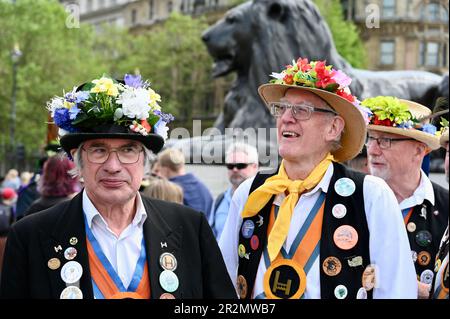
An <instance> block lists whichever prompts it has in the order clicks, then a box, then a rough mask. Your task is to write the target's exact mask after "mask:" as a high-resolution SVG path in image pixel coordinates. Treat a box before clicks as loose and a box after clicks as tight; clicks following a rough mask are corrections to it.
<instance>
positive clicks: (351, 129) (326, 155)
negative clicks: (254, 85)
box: [219, 58, 417, 299]
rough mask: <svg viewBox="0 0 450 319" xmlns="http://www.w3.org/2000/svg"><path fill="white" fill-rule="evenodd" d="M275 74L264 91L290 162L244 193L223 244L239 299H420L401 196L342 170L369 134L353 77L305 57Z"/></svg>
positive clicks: (250, 183)
mask: <svg viewBox="0 0 450 319" xmlns="http://www.w3.org/2000/svg"><path fill="white" fill-rule="evenodd" d="M273 76H274V77H275V78H276V80H274V81H273V82H272V83H270V84H264V85H262V86H260V87H259V90H258V91H259V94H260V96H261V97H262V99H263V100H264V102H265V103H266V105H267V106H268V108H269V109H270V112H271V113H272V115H273V116H274V117H275V118H276V124H277V131H278V143H279V154H280V156H281V157H282V158H283V160H282V162H281V165H280V167H279V169H278V172H277V173H276V174H274V175H273V176H268V175H267V174H261V173H258V175H257V176H256V177H255V178H252V179H248V180H247V181H245V182H244V183H242V184H241V185H240V187H239V188H238V189H237V190H236V192H235V194H234V196H233V199H232V203H231V206H230V211H229V217H228V219H227V222H226V225H225V228H224V230H223V233H222V237H221V239H220V242H219V246H220V248H221V250H222V254H223V256H224V259H225V263H226V265H227V269H228V272H229V274H230V277H231V278H232V280H233V281H234V282H235V285H236V289H237V291H238V294H239V296H240V298H242V299H244V298H247V299H249V298H256V299H257V298H291V299H299V298H313V299H319V298H323V299H355V298H360V299H363V298H415V297H416V295H417V282H416V280H415V273H414V267H413V263H412V261H411V258H410V256H409V249H408V246H409V245H408V239H407V236H406V233H405V230H404V227H403V225H402V219H401V217H400V209H399V207H398V203H397V201H396V199H395V196H394V194H393V193H392V191H391V190H390V189H389V187H388V186H387V185H386V183H385V182H384V181H383V180H381V179H379V178H376V177H373V176H369V175H367V176H365V175H363V174H361V173H357V172H354V171H351V170H349V169H347V168H345V167H344V166H343V165H341V164H339V163H340V162H344V161H347V160H349V159H352V158H353V157H355V156H356V155H357V154H358V153H359V152H360V151H361V148H362V146H363V144H364V137H365V135H366V124H365V119H364V116H363V113H364V112H362V111H363V110H362V109H361V108H359V107H358V106H357V102H358V101H357V100H356V98H355V97H354V96H353V95H351V93H350V91H349V89H348V86H349V85H350V82H351V79H350V78H348V77H347V76H346V75H345V74H344V73H343V72H341V71H338V70H334V69H332V67H331V66H326V65H325V62H324V61H312V62H308V60H307V59H301V58H300V59H298V60H297V61H293V64H292V65H289V66H287V69H286V70H284V71H283V72H281V73H274V74H273ZM366 117H367V115H366ZM392 242H395V243H396V245H392Z"/></svg>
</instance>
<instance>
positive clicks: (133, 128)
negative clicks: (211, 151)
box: [0, 75, 236, 299]
mask: <svg viewBox="0 0 450 319" xmlns="http://www.w3.org/2000/svg"><path fill="white" fill-rule="evenodd" d="M159 101H160V96H159V95H158V94H156V92H154V91H153V90H152V89H151V88H150V84H149V83H148V82H144V81H142V80H141V77H140V76H132V75H126V76H125V78H124V81H121V82H119V81H116V80H114V79H111V78H108V77H102V78H100V79H97V80H93V81H91V82H88V83H86V84H84V85H82V86H80V87H79V88H78V89H74V90H73V91H72V92H69V93H66V94H65V95H64V97H55V98H54V99H52V101H51V102H50V103H49V104H48V108H49V110H50V111H51V113H52V117H53V119H54V121H55V124H56V125H57V126H58V127H59V128H60V135H62V137H61V140H60V142H61V147H62V148H63V149H64V151H65V152H66V153H67V154H69V155H70V156H71V157H72V158H73V159H74V162H75V164H76V166H77V172H76V173H77V174H79V175H80V176H81V177H83V180H84V189H83V190H82V191H81V192H80V193H79V194H78V195H76V196H75V197H74V198H73V199H71V200H70V201H66V202H63V203H61V204H58V205H56V206H53V207H52V208H49V209H47V210H44V211H42V212H39V213H38V214H35V215H31V216H27V217H25V218H23V219H22V220H20V221H19V222H17V223H16V224H14V225H13V227H12V229H11V232H10V234H9V237H8V241H7V244H6V250H5V261H4V264H3V273H2V282H1V289H0V296H1V297H3V298H39V299H55V298H56V299H58V298H61V299H81V298H85V299H94V298H95V299H122V298H133V299H149V298H152V299H158V298H160V299H174V298H181V297H182V298H233V297H236V293H235V291H234V289H233V285H232V283H231V282H230V280H229V278H228V276H227V271H226V268H225V264H224V262H223V259H222V256H221V254H220V250H219V247H218V246H217V243H216V240H215V238H214V235H213V233H212V230H211V228H210V227H209V225H208V221H207V220H206V218H205V217H204V215H203V214H201V213H200V212H198V211H194V210H192V209H190V208H187V207H185V206H182V205H178V204H175V203H169V202H165V201H160V200H156V199H149V198H145V197H143V196H141V195H140V194H139V187H140V185H141V181H142V178H143V176H144V175H145V174H146V173H150V160H149V159H150V158H151V157H154V153H157V152H158V151H160V150H161V148H162V147H163V145H164V139H165V137H166V135H167V128H166V124H167V123H168V122H169V121H170V120H171V119H172V116H171V115H170V114H165V113H163V112H162V111H161V108H160V106H159V104H158V102H159ZM61 133H64V134H61Z"/></svg>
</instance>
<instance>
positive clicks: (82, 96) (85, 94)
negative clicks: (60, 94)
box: [75, 91, 89, 104]
mask: <svg viewBox="0 0 450 319" xmlns="http://www.w3.org/2000/svg"><path fill="white" fill-rule="evenodd" d="M75 98H76V100H75V102H76V103H77V104H78V103H81V102H83V101H85V100H87V99H88V98H89V91H79V92H77V93H75Z"/></svg>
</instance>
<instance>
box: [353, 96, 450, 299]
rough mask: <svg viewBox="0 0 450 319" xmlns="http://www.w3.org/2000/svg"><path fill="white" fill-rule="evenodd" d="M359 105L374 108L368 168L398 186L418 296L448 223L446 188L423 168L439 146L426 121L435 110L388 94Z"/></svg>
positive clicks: (427, 284) (424, 287)
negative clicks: (425, 160) (431, 153)
mask: <svg viewBox="0 0 450 319" xmlns="http://www.w3.org/2000/svg"><path fill="white" fill-rule="evenodd" d="M361 104H362V105H364V106H366V107H368V108H369V109H370V110H371V111H372V113H373V114H372V116H371V119H370V123H369V125H368V135H367V141H366V147H367V154H368V160H369V170H370V172H371V174H373V175H375V176H378V177H380V178H382V179H384V180H385V181H386V183H387V184H388V185H389V186H390V188H391V189H392V190H393V191H394V194H395V196H396V198H397V201H398V203H399V205H400V209H401V211H402V217H403V220H404V225H405V226H406V230H407V234H408V239H409V243H410V250H409V251H411V254H412V259H413V261H414V264H415V269H416V273H417V279H418V280H419V297H420V298H428V297H429V289H430V285H431V283H432V281H433V268H434V264H433V259H434V256H436V253H437V251H438V248H439V243H440V240H441V238H442V235H443V233H444V231H445V227H446V226H447V223H448V190H446V189H444V188H443V187H441V186H439V185H437V184H435V183H433V182H431V181H430V180H429V178H428V177H427V176H426V174H425V173H424V172H423V171H422V170H421V165H422V161H423V159H424V157H425V156H426V155H427V154H428V153H429V152H431V151H432V150H435V149H438V148H439V147H440V145H439V138H438V137H437V136H436V128H435V127H434V126H433V125H431V124H428V123H427V122H428V121H427V120H424V119H427V118H429V116H430V114H431V110H429V109H428V108H427V107H425V106H423V105H420V104H418V103H415V102H412V101H407V100H400V99H397V98H395V97H390V96H378V97H374V98H369V99H366V100H364V101H362V103H361Z"/></svg>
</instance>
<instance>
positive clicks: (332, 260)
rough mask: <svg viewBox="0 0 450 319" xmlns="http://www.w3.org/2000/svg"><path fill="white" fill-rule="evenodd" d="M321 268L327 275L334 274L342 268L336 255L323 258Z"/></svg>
mask: <svg viewBox="0 0 450 319" xmlns="http://www.w3.org/2000/svg"><path fill="white" fill-rule="evenodd" d="M322 269H323V271H324V273H326V274H327V275H328V276H331V277H333V276H336V275H338V274H339V273H340V272H341V270H342V264H341V262H340V261H339V259H337V258H336V257H333V256H330V257H327V258H325V260H324V261H323V263H322Z"/></svg>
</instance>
